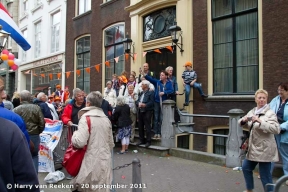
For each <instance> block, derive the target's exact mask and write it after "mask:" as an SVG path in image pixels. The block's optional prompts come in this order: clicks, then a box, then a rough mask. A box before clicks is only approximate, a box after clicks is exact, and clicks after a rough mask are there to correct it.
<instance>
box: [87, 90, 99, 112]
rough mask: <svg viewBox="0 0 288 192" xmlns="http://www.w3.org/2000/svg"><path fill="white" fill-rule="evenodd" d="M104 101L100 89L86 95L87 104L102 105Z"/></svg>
mask: <svg viewBox="0 0 288 192" xmlns="http://www.w3.org/2000/svg"><path fill="white" fill-rule="evenodd" d="M102 101H103V97H102V94H101V93H100V92H99V91H93V92H91V93H89V94H88V95H87V97H86V106H87V105H89V106H95V107H99V108H100V107H101V105H102Z"/></svg>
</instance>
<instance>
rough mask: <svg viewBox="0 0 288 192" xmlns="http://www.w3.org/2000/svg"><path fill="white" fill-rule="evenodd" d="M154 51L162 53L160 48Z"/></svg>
mask: <svg viewBox="0 0 288 192" xmlns="http://www.w3.org/2000/svg"><path fill="white" fill-rule="evenodd" d="M154 52H156V53H162V52H161V51H160V50H159V49H155V50H154Z"/></svg>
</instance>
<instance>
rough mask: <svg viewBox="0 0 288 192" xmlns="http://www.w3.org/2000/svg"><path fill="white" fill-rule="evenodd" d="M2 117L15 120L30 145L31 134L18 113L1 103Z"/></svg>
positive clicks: (0, 111)
mask: <svg viewBox="0 0 288 192" xmlns="http://www.w3.org/2000/svg"><path fill="white" fill-rule="evenodd" d="M0 117H2V118H4V119H7V120H10V121H12V122H14V123H15V124H16V125H17V126H18V127H19V128H20V129H21V131H22V132H23V133H24V135H25V137H26V140H27V142H28V146H30V137H29V134H28V132H27V129H26V124H25V122H24V121H23V119H22V118H21V117H20V116H19V115H18V114H16V113H14V112H12V111H10V110H8V109H6V108H4V104H3V103H1V105H0Z"/></svg>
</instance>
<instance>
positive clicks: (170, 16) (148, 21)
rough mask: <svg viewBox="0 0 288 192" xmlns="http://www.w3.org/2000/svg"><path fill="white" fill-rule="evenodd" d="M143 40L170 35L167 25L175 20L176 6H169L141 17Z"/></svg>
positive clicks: (170, 24)
mask: <svg viewBox="0 0 288 192" xmlns="http://www.w3.org/2000/svg"><path fill="white" fill-rule="evenodd" d="M143 20H144V21H143V30H144V33H143V41H144V42H145V41H150V40H153V39H159V38H162V37H167V36H170V32H169V27H170V26H172V25H173V24H174V21H175V20H176V7H175V6H173V7H169V8H165V9H161V10H158V11H155V12H153V13H150V14H149V15H146V16H145V17H143Z"/></svg>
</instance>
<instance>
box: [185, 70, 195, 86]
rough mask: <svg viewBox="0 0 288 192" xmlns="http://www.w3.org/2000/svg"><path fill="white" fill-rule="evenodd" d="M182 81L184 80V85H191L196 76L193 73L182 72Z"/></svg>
mask: <svg viewBox="0 0 288 192" xmlns="http://www.w3.org/2000/svg"><path fill="white" fill-rule="evenodd" d="M182 79H184V83H186V84H189V83H191V82H192V81H193V80H194V79H197V74H196V72H195V71H193V70H191V71H184V72H183V73H182Z"/></svg>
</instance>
